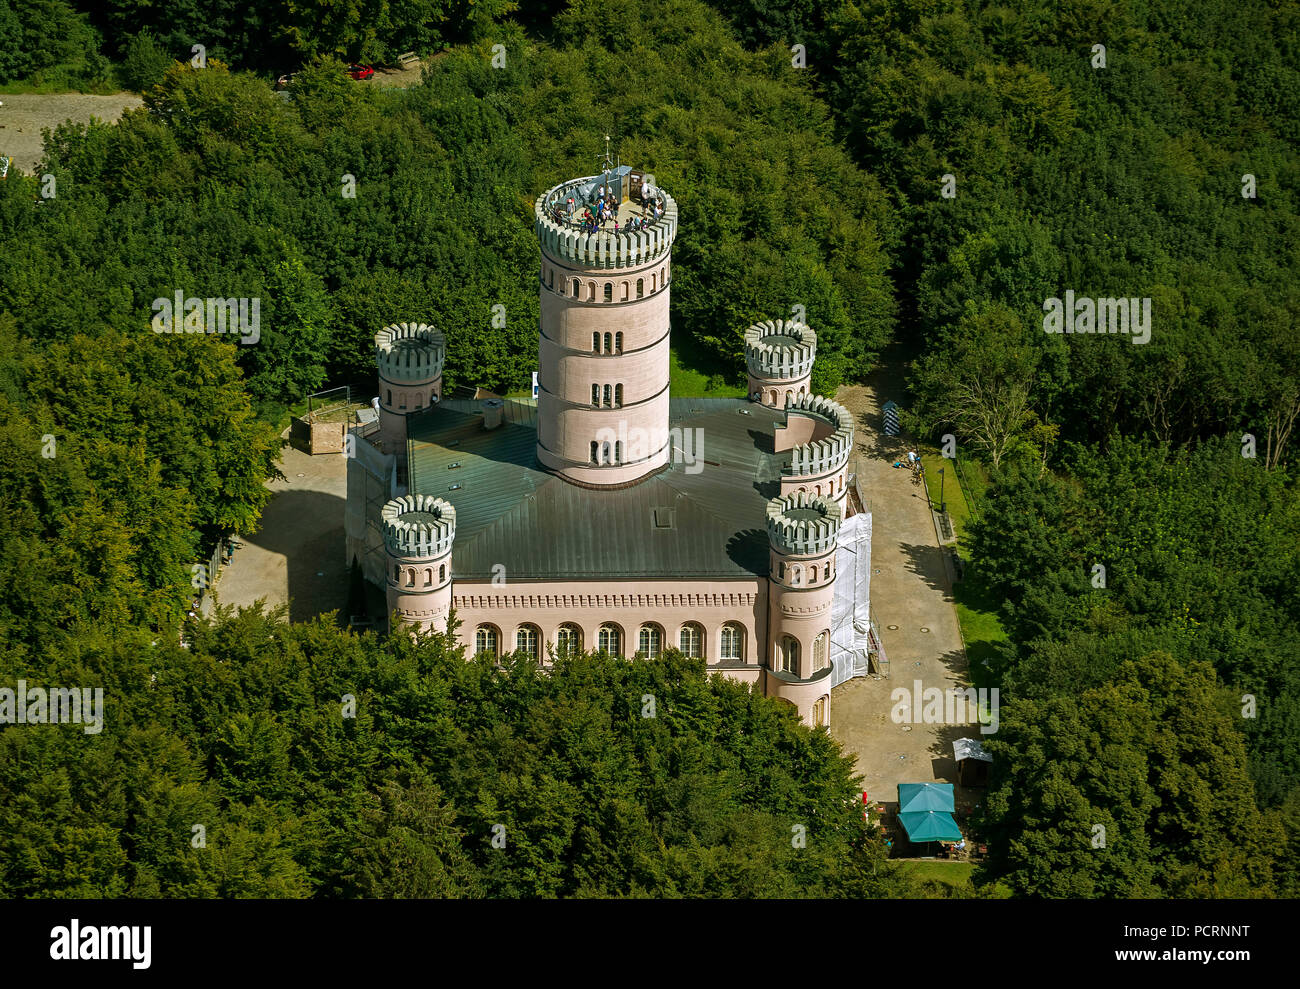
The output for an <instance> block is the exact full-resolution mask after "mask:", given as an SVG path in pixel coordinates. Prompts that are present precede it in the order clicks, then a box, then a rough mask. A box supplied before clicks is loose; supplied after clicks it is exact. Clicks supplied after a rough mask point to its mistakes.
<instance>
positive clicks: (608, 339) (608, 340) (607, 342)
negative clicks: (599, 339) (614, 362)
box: [605, 333, 614, 354]
mask: <svg viewBox="0 0 1300 989" xmlns="http://www.w3.org/2000/svg"><path fill="white" fill-rule="evenodd" d="M612 341H613V334H611V333H606V334H605V353H607V354H612V353H613V352H614V351H613V348H612V347H611V346H610V344H611V342H612Z"/></svg>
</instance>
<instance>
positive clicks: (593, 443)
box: [535, 168, 677, 487]
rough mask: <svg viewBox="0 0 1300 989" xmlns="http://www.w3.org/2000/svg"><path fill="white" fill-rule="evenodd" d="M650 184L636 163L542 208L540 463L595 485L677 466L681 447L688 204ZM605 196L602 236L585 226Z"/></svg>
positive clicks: (563, 192) (576, 186) (585, 181)
mask: <svg viewBox="0 0 1300 989" xmlns="http://www.w3.org/2000/svg"><path fill="white" fill-rule="evenodd" d="M642 179H643V177H642V176H641V174H640V173H638V172H632V171H631V170H629V169H626V168H621V169H618V170H616V171H614V172H612V173H608V174H606V175H603V176H602V175H596V176H591V177H588V178H581V179H571V180H569V181H567V182H562V183H560V184H559V185H557V186H555V187H554V188H552V189H549V190H548V191H546V192H545V193H543V194H542V195H541V196H540V197H538V200H537V203H536V207H535V215H536V224H535V228H536V231H537V238H538V241H539V242H540V245H541V254H542V263H541V273H540V279H541V284H540V292H541V325H540V335H539V340H538V352H537V385H538V389H537V459H538V461H540V462H541V464H542V465H543V466H544V467H546V468H548V469H549V470H551V471H554V472H555V473H557V474H559V475H560V476H561V477H563V478H565V479H567V480H569V481H572V482H574V483H576V484H582V485H584V486H589V487H611V486H618V485H624V484H629V483H631V482H633V481H636V480H638V479H639V478H642V477H645V476H646V475H647V474H650V473H652V472H654V471H656V470H658V469H659V468H660V467H663V466H664V465H666V464H667V463H668V458H669V455H670V453H671V444H670V441H669V436H668V370H669V353H668V329H669V328H668V287H669V284H670V283H671V281H672V258H671V255H672V244H673V239H674V237H675V236H676V234H677V203H676V202H675V201H674V200H673V198H672V196H670V195H668V194H667V193H665V192H663V190H661V189H657V188H652V187H651V186H650V185H649V184H648V183H645V182H644V181H642ZM646 189H650V190H651V191H650V192H649V193H648V194H645V195H642V196H637V198H636V199H633V198H632V196H631V195H630V191H631V190H641V191H643V190H646ZM602 196H603V197H604V198H605V201H606V202H607V203H609V205H610V206H611V207H612V209H613V210H614V212H613V215H612V216H611V218H610V219H608V220H606V221H605V223H604V224H603V226H601V227H600V229H598V230H596V231H594V232H592V231H590V230H589V229H584V227H583V225H582V222H581V221H582V217H583V214H584V212H585V211H586V210H590V212H591V213H592V214H593V215H594V214H597V204H598V203H599V202H600V201H601V199H602ZM615 219H617V221H618V231H617V232H615V227H614V220H615ZM634 221H636V222H634ZM631 226H637V227H639V229H636V230H632V229H630V227H631Z"/></svg>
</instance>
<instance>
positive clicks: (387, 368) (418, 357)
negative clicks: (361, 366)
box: [375, 323, 447, 383]
mask: <svg viewBox="0 0 1300 989" xmlns="http://www.w3.org/2000/svg"><path fill="white" fill-rule="evenodd" d="M446 358H447V339H446V337H444V336H443V335H442V333H441V332H440V331H439V330H435V329H434V328H433V327H432V326H430V325H429V324H428V323H390V324H389V325H388V326H385V327H384V328H383V329H382V330H380V331H379V332H378V333H376V334H375V362H376V363H377V364H378V365H379V377H380V378H381V379H383V380H385V381H391V382H393V383H406V382H410V383H420V382H425V381H429V380H430V379H432V378H437V377H440V376H441V375H442V366H443V362H444V361H445V360H446Z"/></svg>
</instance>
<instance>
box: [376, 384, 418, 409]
mask: <svg viewBox="0 0 1300 989" xmlns="http://www.w3.org/2000/svg"><path fill="white" fill-rule="evenodd" d="M387 391H388V401H387V402H386V403H385V404H386V405H387V406H388V407H389V408H390V409H391V408H394V405H393V389H391V388H389V389H387ZM410 399H411V404H412V405H413V406H414V407H415V408H417V409H422V408H424V395H422V394H421V393H420V392H418V391H417V392H415V393H413V394H412V395H411V396H410ZM406 400H407V394H406V392H404V391H399V392H398V393H397V405H396V408H399V409H404V408H406Z"/></svg>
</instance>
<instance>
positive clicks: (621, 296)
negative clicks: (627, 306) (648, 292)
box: [618, 282, 627, 302]
mask: <svg viewBox="0 0 1300 989" xmlns="http://www.w3.org/2000/svg"><path fill="white" fill-rule="evenodd" d="M618 301H619V302H626V301H627V282H623V288H622V291H621V292H620V293H619V299H618Z"/></svg>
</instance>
